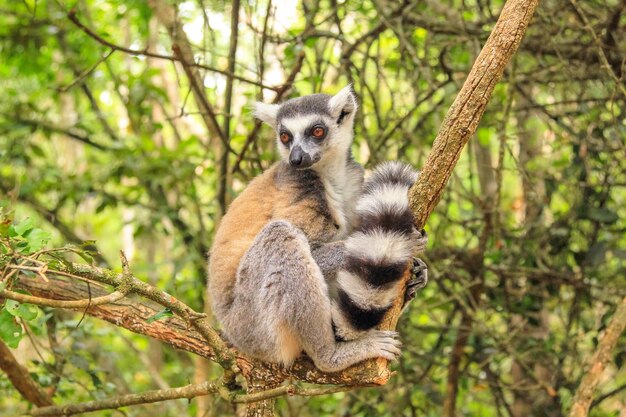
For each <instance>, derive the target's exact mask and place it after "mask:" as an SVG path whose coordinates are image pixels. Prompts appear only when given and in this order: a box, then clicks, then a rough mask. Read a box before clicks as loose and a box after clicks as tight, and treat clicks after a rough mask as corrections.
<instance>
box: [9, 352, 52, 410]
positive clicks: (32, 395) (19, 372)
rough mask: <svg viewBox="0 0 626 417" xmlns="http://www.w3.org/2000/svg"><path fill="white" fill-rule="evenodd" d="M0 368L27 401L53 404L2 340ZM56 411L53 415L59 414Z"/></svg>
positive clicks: (38, 404) (42, 404) (38, 405)
mask: <svg viewBox="0 0 626 417" xmlns="http://www.w3.org/2000/svg"><path fill="white" fill-rule="evenodd" d="M0 369H2V370H3V371H4V373H5V374H6V375H7V377H8V378H9V381H11V384H13V386H14V387H15V389H17V390H18V391H19V393H20V394H21V395H22V397H24V399H25V400H26V401H28V402H29V403H31V404H34V405H36V406H37V407H43V406H47V405H52V399H51V398H50V396H49V395H48V394H47V393H46V392H44V391H43V390H42V389H41V388H40V387H39V385H38V384H37V383H36V382H35V381H34V380H33V379H32V378H31V376H30V374H29V373H28V370H27V369H26V368H24V367H23V366H22V365H20V364H19V363H18V362H17V359H15V356H13V354H12V353H11V351H10V350H9V348H8V347H7V345H5V344H4V342H2V341H1V340H0ZM57 414H58V413H54V414H51V415H57Z"/></svg>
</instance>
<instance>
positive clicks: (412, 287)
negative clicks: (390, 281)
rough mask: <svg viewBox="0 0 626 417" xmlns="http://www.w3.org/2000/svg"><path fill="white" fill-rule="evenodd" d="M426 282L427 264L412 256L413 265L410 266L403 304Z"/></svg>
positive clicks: (413, 296)
mask: <svg viewBox="0 0 626 417" xmlns="http://www.w3.org/2000/svg"><path fill="white" fill-rule="evenodd" d="M427 283H428V265H426V262H424V261H422V260H421V259H420V258H415V257H414V258H413V266H412V267H411V278H409V281H408V283H407V288H406V292H405V293H404V304H406V303H408V302H409V301H411V300H412V299H413V298H415V294H417V290H420V289H422V288H424V287H425V286H426V284H427Z"/></svg>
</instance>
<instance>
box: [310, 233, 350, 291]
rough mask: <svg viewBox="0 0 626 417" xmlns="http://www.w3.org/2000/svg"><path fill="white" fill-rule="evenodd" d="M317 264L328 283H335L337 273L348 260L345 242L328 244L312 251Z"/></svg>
mask: <svg viewBox="0 0 626 417" xmlns="http://www.w3.org/2000/svg"><path fill="white" fill-rule="evenodd" d="M311 255H312V256H313V259H314V260H315V263H316V264H317V265H318V266H319V267H320V270H321V271H322V274H323V275H324V278H326V282H327V283H333V282H334V281H335V280H336V278H337V271H338V270H339V269H340V268H341V267H342V266H343V265H344V261H345V259H346V243H345V241H344V240H340V241H337V242H330V243H326V244H324V245H322V246H319V247H316V248H313V249H311Z"/></svg>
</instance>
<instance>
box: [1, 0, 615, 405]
mask: <svg viewBox="0 0 626 417" xmlns="http://www.w3.org/2000/svg"><path fill="white" fill-rule="evenodd" d="M502 4H503V2H502V1H499V0H493V1H491V0H471V1H466V0H464V1H456V0H453V1H446V2H439V1H434V0H402V1H384V0H374V1H369V0H364V1H358V2H356V1H343V2H342V1H338V0H328V1H326V0H320V1H308V0H305V1H304V2H302V3H296V2H283V1H281V2H277V1H272V0H269V1H265V0H263V1H259V2H257V1H244V2H242V3H239V1H237V0H235V1H233V2H232V3H231V2H226V3H224V2H217V1H210V0H191V1H184V2H182V1H175V2H170V1H167V0H152V1H150V2H148V3H145V2H143V1H136V0H132V1H122V0H120V1H113V0H108V1H100V0H79V1H65V0H59V1H33V0H24V1H23V2H8V1H4V2H0V91H1V92H2V100H0V161H1V162H0V210H1V211H0V214H1V215H2V225H0V235H1V236H2V237H3V238H6V237H8V236H11V237H12V238H13V239H14V240H16V241H21V245H22V246H21V248H22V249H23V250H24V251H26V252H30V253H32V252H35V251H37V250H39V249H40V248H41V247H43V245H46V244H47V245H48V246H49V247H59V246H63V245H67V244H72V245H75V246H76V247H84V248H87V249H89V250H90V251H93V252H94V256H93V258H94V262H95V263H96V264H99V265H101V266H111V267H113V268H116V269H121V268H120V266H119V261H118V255H117V254H118V251H119V250H120V249H123V250H124V251H125V253H126V254H127V256H128V258H129V261H130V264H131V266H132V269H133V272H134V273H135V275H136V276H139V277H142V278H143V279H145V280H146V281H147V282H150V283H152V284H154V285H156V286H158V287H159V288H161V289H164V290H165V291H167V292H169V293H170V294H176V296H177V297H178V298H179V299H181V300H184V301H185V302H186V303H187V304H189V305H190V306H192V307H194V308H195V309H196V310H202V309H203V308H204V307H205V306H203V302H204V298H205V297H204V288H205V281H206V279H205V275H206V273H205V261H206V253H207V251H208V248H210V246H211V239H212V236H213V232H214V230H215V226H216V223H217V221H218V220H219V218H220V216H221V214H222V213H223V212H224V210H225V208H226V207H227V206H228V203H229V202H230V201H231V200H232V199H233V198H234V196H236V195H237V193H238V192H239V191H241V190H242V189H243V187H244V186H245V184H246V183H247V182H248V181H249V180H250V179H251V178H252V177H254V176H255V175H257V174H258V173H259V172H261V171H262V170H264V169H265V168H267V167H268V166H269V165H271V164H272V163H273V162H274V161H275V160H276V154H275V152H274V142H273V141H274V138H273V135H272V132H271V131H270V129H269V128H266V127H262V126H261V125H260V124H259V123H258V122H255V121H254V120H253V118H252V115H251V114H250V104H251V103H252V102H253V101H254V100H264V101H266V102H271V101H281V100H284V99H287V98H289V97H292V96H300V95H303V94H309V93H314V92H325V93H334V92H336V91H338V90H339V89H340V88H341V87H343V86H344V85H345V84H347V83H352V84H353V86H354V88H355V90H356V92H357V94H358V96H359V99H360V106H361V110H360V112H359V115H358V118H357V123H356V125H357V127H356V138H357V139H356V143H355V145H354V148H353V150H354V154H355V156H356V158H357V159H358V160H359V161H360V162H361V163H363V164H364V165H365V166H366V167H368V168H370V167H372V166H373V165H375V164H376V163H377V162H379V161H384V160H387V159H401V160H404V161H408V162H410V163H412V164H414V165H415V166H417V167H419V166H420V165H421V163H422V162H423V161H424V159H425V156H426V155H427V153H428V151H429V149H430V146H431V145H432V141H433V139H434V137H435V134H436V132H437V129H438V126H439V125H440V123H441V121H442V118H443V115H444V114H445V112H446V110H447V109H448V107H449V106H450V104H451V103H452V101H453V99H454V97H455V94H456V92H457V91H458V90H459V88H460V85H461V84H462V82H463V80H464V78H465V76H466V75H467V73H468V72H469V68H470V67H471V64H472V62H473V60H474V58H475V57H476V55H477V54H478V52H479V51H480V47H481V45H482V44H483V43H484V41H485V40H486V38H487V36H488V35H489V32H490V30H491V28H492V27H493V24H494V23H495V20H496V19H497V16H498V13H499V11H500V9H501V8H502ZM625 15H626V1H624V0H606V1H596V0H590V1H587V2H584V3H580V4H579V3H577V2H576V1H574V0H570V1H557V0H546V1H544V2H542V3H541V4H540V6H539V8H538V10H537V13H536V15H535V18H534V20H533V23H532V25H531V27H530V28H529V30H528V33H527V34H526V38H525V40H524V42H523V43H522V45H521V47H520V50H519V52H518V53H517V55H516V56H515V57H514V60H513V62H512V65H510V66H509V67H508V69H507V71H506V73H505V77H504V80H503V81H502V82H501V83H500V84H499V85H498V87H497V88H496V91H495V93H494V96H493V98H492V99H491V102H490V103H489V106H488V109H487V112H486V114H485V116H484V117H483V120H482V122H481V124H480V127H479V130H478V132H477V137H476V138H472V139H471V140H470V145H469V146H468V148H467V149H466V150H465V152H464V154H463V156H462V158H461V160H460V162H459V164H458V165H457V167H456V170H455V173H454V175H453V178H452V181H451V183H450V184H449V186H448V189H447V191H446V192H445V194H444V197H443V199H442V201H441V203H440V204H439V206H438V209H437V211H436V212H435V213H434V214H433V215H432V216H431V217H430V219H429V223H428V225H427V231H428V233H429V236H430V244H429V249H428V252H427V254H426V257H427V261H428V263H429V267H430V276H431V282H430V284H429V285H428V287H427V288H426V289H424V290H423V292H422V293H421V294H420V295H419V296H418V298H417V300H416V301H414V302H413V304H412V305H411V307H410V309H409V310H408V312H406V313H405V315H404V317H403V319H402V320H401V322H400V324H399V326H398V327H399V330H400V332H401V334H402V339H403V342H404V354H403V355H402V357H401V358H400V360H399V362H398V363H396V364H394V365H393V368H394V369H395V370H396V371H397V375H395V376H394V377H393V378H392V379H391V381H390V382H389V384H388V385H386V386H385V387H383V388H376V389H361V390H356V391H352V392H347V393H337V394H333V395H328V396H323V397H316V398H313V399H306V398H298V397H294V398H287V399H285V400H282V402H281V403H280V412H281V414H282V415H285V416H303V417H304V416H340V415H341V416H418V415H419V416H442V415H443V416H454V415H468V416H511V417H521V416H550V417H552V416H561V415H565V414H566V412H567V410H568V409H569V407H570V405H571V402H572V397H573V394H574V392H575V390H576V387H577V386H578V385H579V382H580V379H581V378H582V376H583V374H584V366H583V365H584V363H585V362H586V361H587V360H588V358H589V357H590V356H591V354H592V353H593V352H594V350H595V347H596V344H597V342H598V337H599V334H600V333H601V332H602V330H603V329H604V327H605V325H606V324H607V322H608V320H609V319H610V318H611V316H612V315H613V313H614V311H615V308H616V305H617V304H618V303H619V302H620V300H621V298H623V297H624V295H626V262H625V259H626V233H625V232H626V188H625V187H626V118H625V117H624V112H625V110H626V88H625V82H624V79H625V78H626V77H625V75H624V73H625V72H626V16H625ZM194 63H195V64H194ZM95 252H97V253H95ZM0 339H2V340H3V341H4V343H6V344H7V345H8V346H10V347H11V348H16V350H14V351H13V352H14V354H15V355H16V357H17V358H18V360H19V361H20V362H21V363H22V364H23V365H25V366H26V367H27V368H28V370H29V372H30V373H31V374H32V376H33V377H34V379H35V380H36V382H37V383H38V384H39V385H40V386H42V387H43V388H45V389H46V390H48V392H49V393H51V394H52V395H53V397H54V399H55V402H58V403H72V402H79V401H86V400H90V399H99V398H104V397H110V396H114V395H118V394H123V393H129V392H141V391H145V390H147V389H154V388H165V387H169V386H180V385H184V384H188V383H190V382H193V381H194V380H199V379H200V380H201V379H202V378H204V377H206V376H207V375H208V376H212V375H214V374H215V373H216V372H217V370H216V369H213V368H212V367H210V366H209V367H208V368H207V365H206V364H205V363H204V362H203V361H201V360H198V359H195V358H194V357H193V356H192V355H190V354H188V353H186V352H180V351H176V350H174V349H171V348H169V347H166V346H164V345H162V344H160V343H157V342H154V341H150V340H148V339H147V338H145V337H142V336H138V335H134V334H132V333H130V332H127V331H125V330H121V329H119V328H116V327H114V326H111V325H108V324H106V323H103V322H99V321H97V320H96V319H93V318H88V317H87V318H83V317H82V315H81V314H80V313H71V312H67V311H61V310H52V309H48V308H36V307H32V306H28V305H20V304H18V303H14V302H10V301H6V302H5V303H4V305H3V307H2V309H1V310H0ZM612 354H613V355H614V357H613V358H612V361H611V362H612V365H611V366H609V368H608V369H607V370H606V371H605V373H604V374H603V378H602V381H601V387H600V388H601V389H600V392H598V393H597V395H596V396H595V400H594V402H593V404H592V409H591V413H590V415H593V416H598V417H600V416H603V417H604V416H606V417H608V416H622V417H623V416H624V411H623V410H624V409H626V394H625V392H626V372H625V371H624V368H623V366H622V363H623V360H624V359H626V338H624V337H623V336H622V338H621V339H620V340H619V342H618V345H617V348H616V349H615V350H614V351H613V352H612ZM28 407H29V405H28V404H27V403H26V402H25V401H23V400H22V399H21V397H20V396H19V395H18V394H17V392H16V391H15V390H14V388H13V386H12V385H11V384H10V383H9V381H8V380H7V379H4V378H3V377H1V376H0V415H13V414H17V413H20V412H24V411H25V410H27V409H28ZM620 412H621V414H620ZM149 413H150V414H152V415H159V416H183V415H198V416H201V415H206V416H227V415H234V414H235V413H236V409H235V407H234V406H232V405H230V404H227V403H225V402H223V401H222V400H220V399H219V398H216V397H206V398H204V399H202V400H201V399H194V400H193V401H192V402H191V403H188V402H187V401H182V400H179V401H172V402H169V403H165V405H152V406H150V405H146V406H141V407H135V408H128V409H125V410H124V411H123V412H121V411H102V412H98V413H96V414H94V415H102V416H107V415H116V414H124V415H128V416H142V415H148V414H149Z"/></svg>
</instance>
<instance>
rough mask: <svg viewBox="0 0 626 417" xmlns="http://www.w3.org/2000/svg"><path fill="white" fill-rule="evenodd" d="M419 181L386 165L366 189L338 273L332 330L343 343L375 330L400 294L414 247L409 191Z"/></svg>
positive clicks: (407, 170) (398, 165) (397, 166)
mask: <svg viewBox="0 0 626 417" xmlns="http://www.w3.org/2000/svg"><path fill="white" fill-rule="evenodd" d="M417 175H418V174H417V172H415V171H414V170H413V169H412V168H410V167H409V166H407V165H404V164H401V163H398V162H387V163H384V164H382V165H380V166H379V167H377V168H376V170H375V171H374V173H373V174H372V176H371V177H370V178H369V179H368V180H367V181H366V183H365V185H364V188H363V194H362V195H361V197H360V199H359V200H358V202H357V207H356V211H357V215H358V220H359V222H358V226H357V228H356V231H355V232H354V233H353V234H351V235H350V236H349V237H348V238H347V239H346V251H347V255H346V261H345V264H344V267H343V269H341V270H339V272H338V273H337V294H336V297H335V300H334V301H333V325H334V326H335V330H336V335H337V337H338V338H340V339H344V340H349V339H355V338H357V337H359V335H360V334H361V333H362V332H363V331H366V330H369V329H371V328H373V327H376V326H377V325H378V324H379V323H380V322H381V320H382V318H383V316H384V315H385V313H386V312H387V310H389V308H390V307H391V304H392V302H393V299H394V298H395V297H396V296H397V295H398V293H399V291H400V285H401V284H400V278H401V277H402V274H403V273H404V271H405V270H406V268H407V265H408V263H409V261H411V260H412V256H413V249H414V246H415V229H414V226H413V214H412V212H411V209H410V208H409V200H408V190H409V188H410V187H411V186H412V185H413V184H414V183H415V181H416V180H417Z"/></svg>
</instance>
